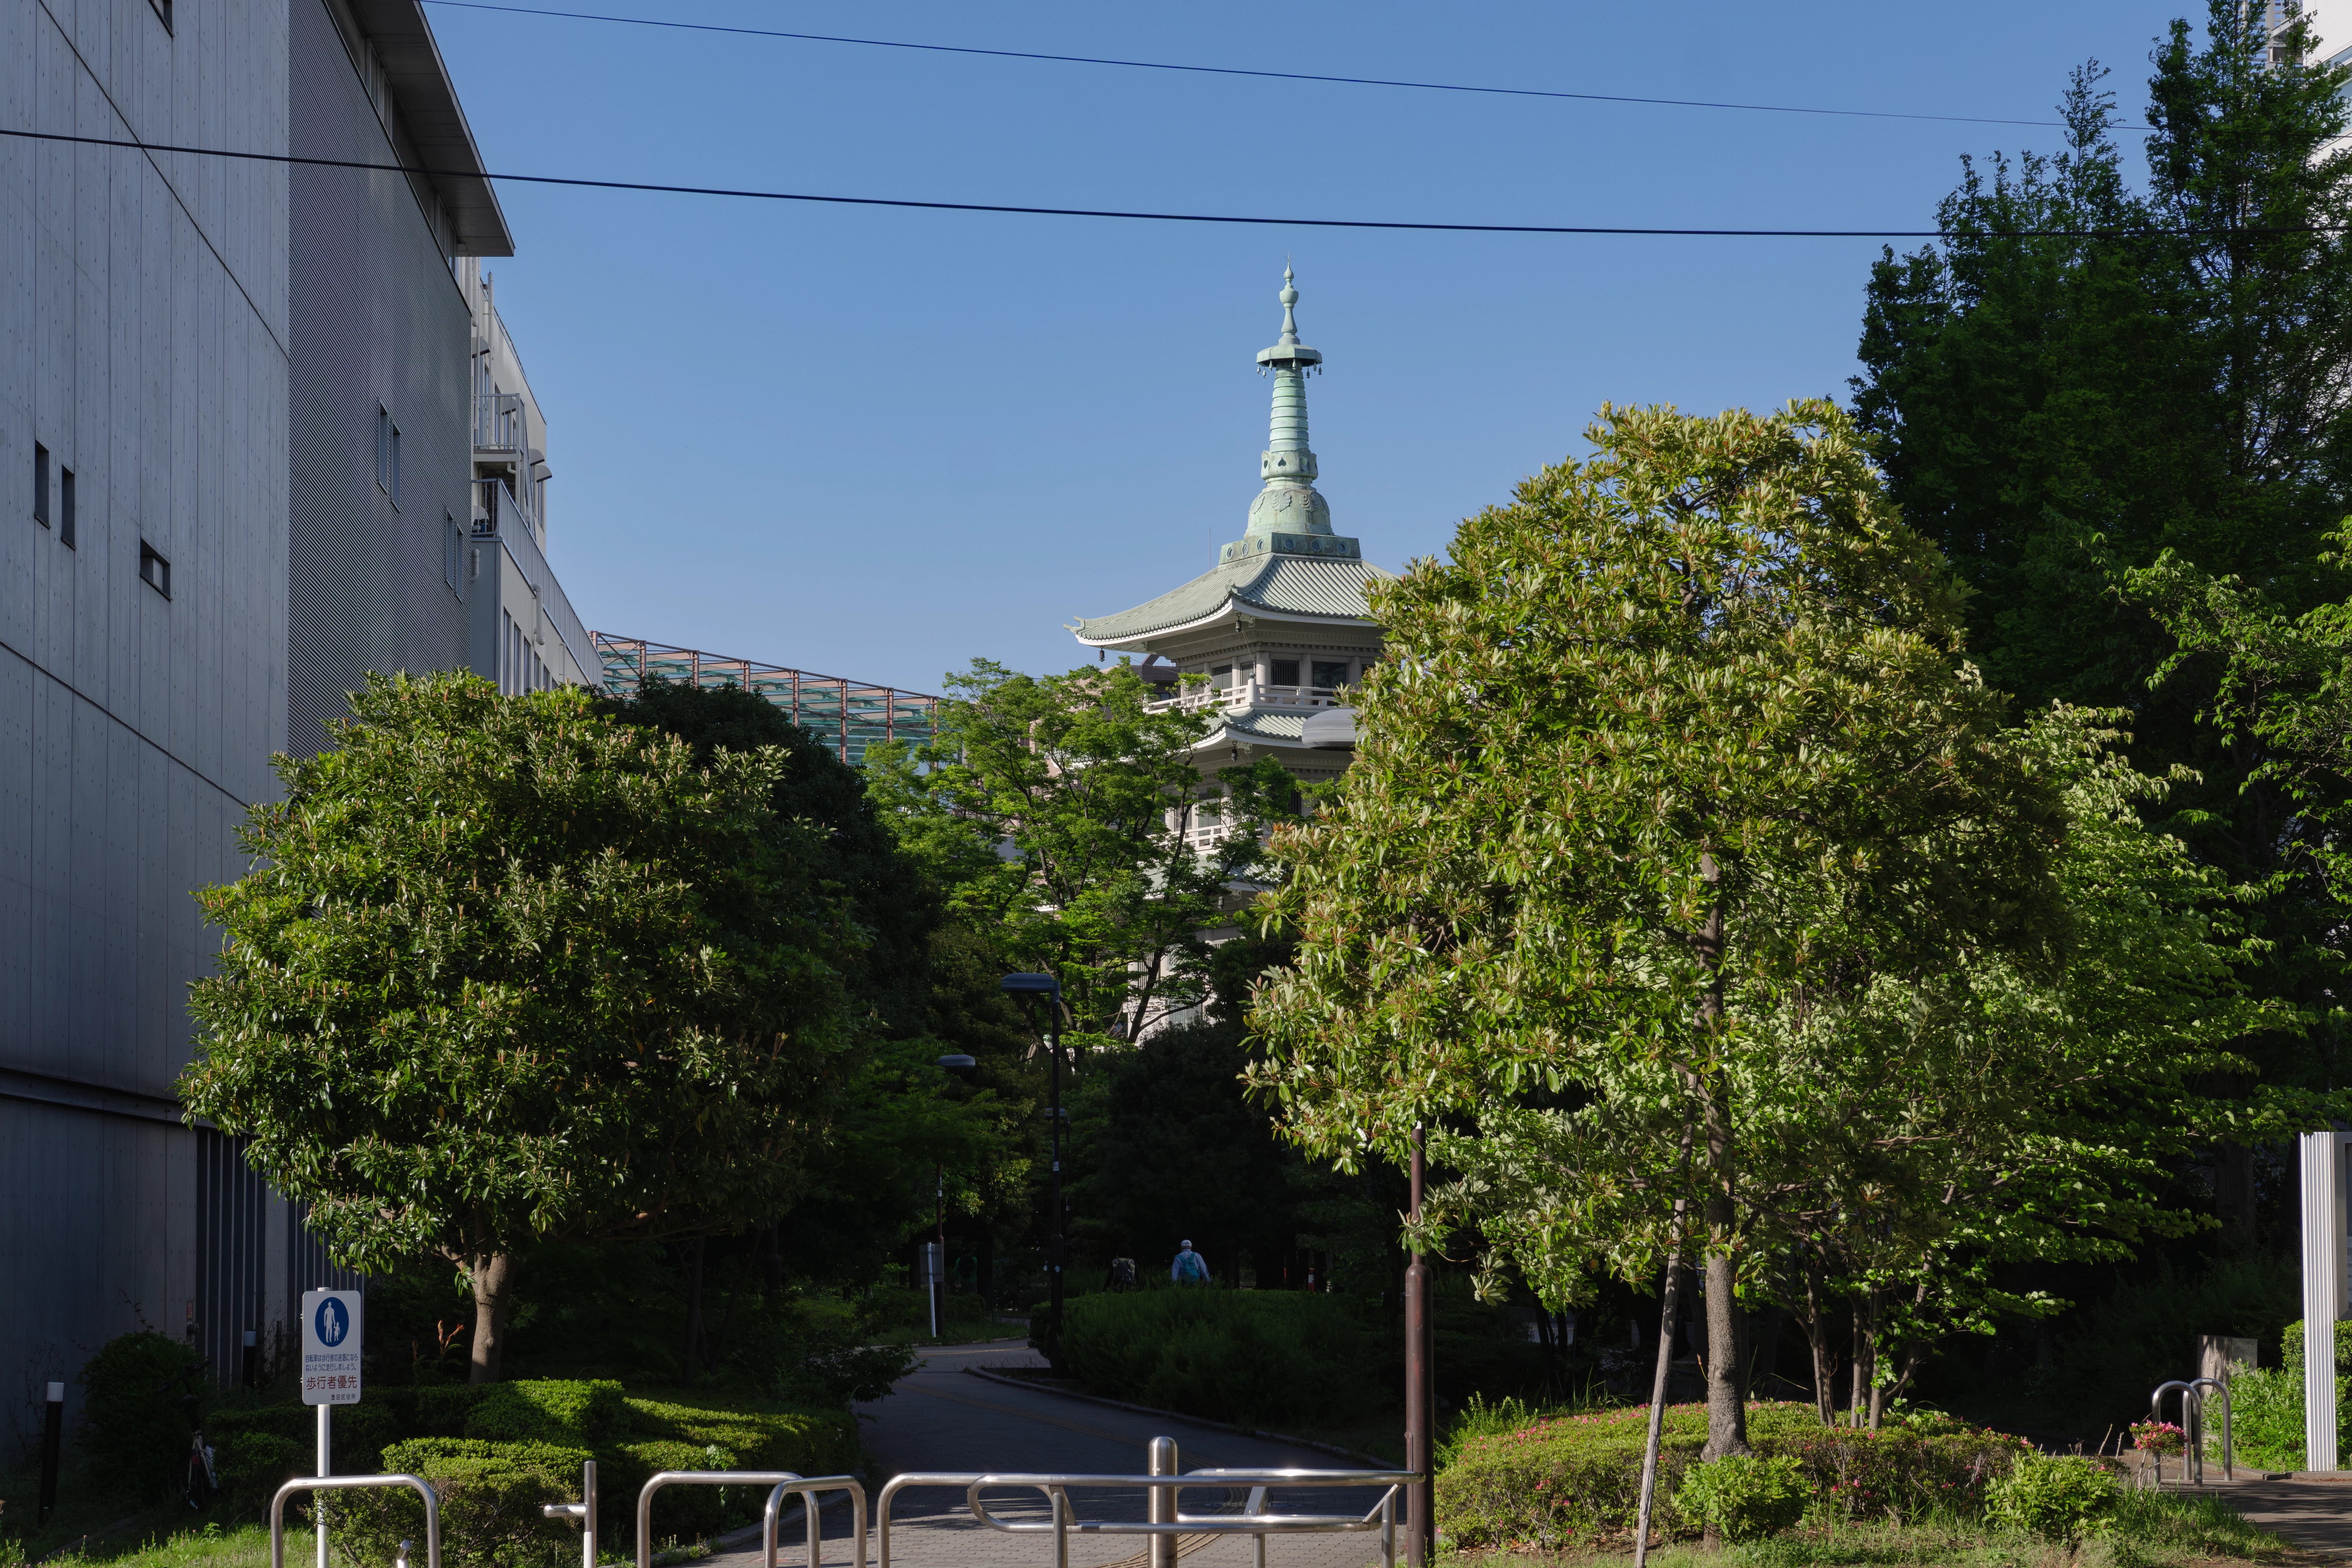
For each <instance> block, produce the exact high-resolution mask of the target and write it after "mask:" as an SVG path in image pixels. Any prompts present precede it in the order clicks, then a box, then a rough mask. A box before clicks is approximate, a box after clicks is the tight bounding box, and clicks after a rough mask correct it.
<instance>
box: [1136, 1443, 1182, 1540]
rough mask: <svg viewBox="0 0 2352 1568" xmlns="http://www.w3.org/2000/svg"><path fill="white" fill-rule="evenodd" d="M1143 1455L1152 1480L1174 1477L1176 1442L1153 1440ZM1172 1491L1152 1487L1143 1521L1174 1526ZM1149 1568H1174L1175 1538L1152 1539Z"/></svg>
mask: <svg viewBox="0 0 2352 1568" xmlns="http://www.w3.org/2000/svg"><path fill="white" fill-rule="evenodd" d="M1145 1452H1146V1453H1147V1454H1148V1455H1149V1456H1150V1458H1149V1460H1148V1462H1147V1463H1146V1464H1145V1466H1144V1469H1145V1471H1146V1473H1148V1474H1150V1475H1155V1476H1172V1475H1174V1474H1176V1439H1175V1438H1173V1437H1154V1438H1153V1439H1151V1443H1150V1447H1149V1448H1147V1449H1146V1450H1145ZM1176 1496H1177V1494H1176V1489H1175V1488H1174V1487H1153V1488H1152V1489H1151V1494H1150V1500H1149V1501H1148V1502H1147V1503H1146V1505H1145V1513H1144V1516H1143V1517H1144V1518H1145V1519H1146V1520H1147V1521H1150V1522H1151V1523H1153V1524H1173V1523H1175V1522H1176ZM1151 1568H1176V1538H1175V1537H1174V1536H1172V1535H1155V1536H1153V1537H1152V1538H1151Z"/></svg>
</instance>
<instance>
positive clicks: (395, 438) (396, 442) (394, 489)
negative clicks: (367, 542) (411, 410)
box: [384, 425, 400, 511]
mask: <svg viewBox="0 0 2352 1568" xmlns="http://www.w3.org/2000/svg"><path fill="white" fill-rule="evenodd" d="M384 488H385V489H386V490H388V491H389V492H390V493H391V496H392V510H394V511H398V510H400V426H397V425H395V426H393V427H392V483H391V484H389V485H387V486H385V487H384Z"/></svg>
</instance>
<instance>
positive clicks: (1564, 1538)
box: [1437, 1403, 2020, 1548]
mask: <svg viewBox="0 0 2352 1568" xmlns="http://www.w3.org/2000/svg"><path fill="white" fill-rule="evenodd" d="M1648 1423H1649V1409H1648V1406H1646V1405H1635V1406H1632V1407H1629V1408H1626V1409H1622V1410H1612V1411H1601V1412H1591V1413H1585V1414H1580V1415H1559V1416H1554V1417H1550V1418H1549V1419H1545V1420H1540V1421H1537V1422H1534V1423H1531V1424H1529V1425H1528V1426H1521V1427H1518V1428H1517V1429H1515V1430H1507V1431H1489V1432H1485V1433H1480V1434H1477V1435H1474V1436H1465V1437H1464V1438H1463V1439H1462V1441H1461V1442H1460V1445H1459V1447H1458V1449H1457V1451H1456V1454H1455V1457H1454V1460H1453V1462H1452V1463H1450V1464H1448V1465H1447V1466H1445V1467H1444V1468H1442V1469H1441V1470H1440V1471H1439V1472H1438V1476H1437V1523H1438V1528H1439V1529H1440V1530H1442V1531H1444V1533H1445V1536H1446V1538H1447V1539H1448V1540H1449V1541H1451V1542H1454V1544H1456V1545H1458V1546H1464V1547H1481V1546H1502V1545H1508V1544H1511V1543H1513V1542H1524V1543H1528V1544H1534V1545H1538V1546H1544V1547H1547V1548H1557V1547H1563V1546H1568V1545H1570V1544H1574V1543H1578V1542H1601V1541H1607V1540H1609V1539H1612V1538H1618V1537H1622V1536H1623V1535H1625V1534H1627V1533H1629V1532H1630V1531H1632V1529H1633V1521H1634V1515H1635V1512H1636V1510H1637V1508H1638V1505H1639V1500H1640V1491H1641V1479H1642V1447H1643V1437H1644V1435H1645V1429H1646V1427H1647V1426H1648ZM1748 1442H1749V1444H1750V1446H1751V1447H1754V1449H1755V1450H1756V1452H1757V1453H1758V1454H1759V1455H1760V1456H1762V1457H1764V1458H1787V1459H1790V1460H1791V1461H1793V1462H1794V1463H1795V1465H1796V1466H1797V1468H1798V1469H1799V1471H1800V1473H1801V1474H1802V1476H1803V1477H1804V1489H1805V1493H1806V1495H1808V1496H1810V1497H1817V1498H1820V1499H1822V1500H1824V1501H1826V1502H1828V1503H1831V1504H1832V1505H1834V1506H1835V1507H1836V1508H1837V1509H1838V1510H1840V1511H1841V1512H1843V1514H1845V1515H1846V1516H1847V1517H1849V1518H1853V1519H1893V1520H1897V1521H1902V1520H1916V1519H1918V1518H1921V1517H1924V1516H1926V1515H1927V1514H1930V1513H1933V1512H1937V1511H1947V1512H1954V1513H1974V1512H1976V1511H1977V1510H1979V1509H1980V1508H1981V1507H1982V1506H1983V1500H1984V1494H1985V1489H1986V1487H1987V1486H1988V1484H1989V1483H1990V1482H1991V1481H1992V1480H1993V1479H1995V1478H1997V1477H1999V1476H2001V1475H2004V1474H2006V1473H2007V1471H2008V1469H2009V1468H2010V1466H2011V1463H2012V1462H2013V1461H2014V1460H2015V1459H2016V1458H2017V1456H2018V1454H2019V1451H2020V1444H2019V1442H2018V1439H2016V1438H2014V1437H2011V1436H2004V1435H2003V1434H2000V1433H1998V1432H1988V1431H1983V1430H1981V1429H1979V1428H1975V1427H1970V1426H1964V1425H1962V1424H1960V1423H1958V1422H1954V1421H1949V1420H1937V1421H1924V1420H1923V1421H1921V1422H1918V1423H1916V1424H1915V1425H1913V1426H1908V1427H1906V1429H1905V1430H1902V1431H1886V1432H1862V1431H1855V1430H1853V1429H1852V1428H1849V1427H1837V1426H1822V1425H1821V1423H1820V1419H1819V1417H1818V1416H1816V1415H1814V1414H1813V1408H1812V1406H1811V1405H1799V1404H1763V1403H1759V1404H1755V1405H1749V1406H1748ZM1704 1447H1706V1408H1705V1407H1704V1406H1702V1405H1675V1406H1671V1407H1669V1408H1668V1409H1667V1410H1666V1412H1665V1415H1664V1427H1663V1432H1662V1436H1661V1440H1660V1445H1659V1454H1658V1495H1657V1505H1656V1509H1655V1511H1654V1516H1653V1518H1654V1527H1655V1528H1657V1529H1660V1530H1662V1531H1665V1532H1666V1533H1667V1534H1669V1535H1675V1534H1680V1535H1688V1534H1692V1533H1694V1532H1695V1531H1696V1528H1697V1521H1696V1520H1695V1519H1693V1518H1691V1517H1687V1516H1686V1515H1685V1511H1684V1510H1683V1509H1682V1508H1681V1506H1680V1505H1679V1503H1678V1502H1677V1500H1676V1497H1677V1492H1678V1490H1679V1488H1680V1486H1681V1483H1682V1479H1683V1475H1684V1472H1685V1470H1686V1469H1687V1468H1690V1467H1691V1466H1692V1465H1694V1464H1696V1462H1697V1459H1698V1456H1699V1452H1700V1450H1701V1449H1702V1448H1704Z"/></svg>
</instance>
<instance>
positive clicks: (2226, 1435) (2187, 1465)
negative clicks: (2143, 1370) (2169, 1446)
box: [2147, 1377, 2238, 1487]
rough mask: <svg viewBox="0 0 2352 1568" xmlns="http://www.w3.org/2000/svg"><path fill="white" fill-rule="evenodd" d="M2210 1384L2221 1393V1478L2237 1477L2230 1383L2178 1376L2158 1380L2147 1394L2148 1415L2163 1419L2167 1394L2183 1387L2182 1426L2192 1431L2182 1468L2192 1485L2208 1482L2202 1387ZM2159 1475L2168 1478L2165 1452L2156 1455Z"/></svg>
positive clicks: (2211, 1378) (2181, 1390)
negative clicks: (2231, 1424)
mask: <svg viewBox="0 0 2352 1568" xmlns="http://www.w3.org/2000/svg"><path fill="white" fill-rule="evenodd" d="M2208 1388H2210V1389H2211V1390H2212V1391H2213V1392H2214V1393H2216V1394H2220V1395H2221V1479H2224V1480H2231V1481H2234V1480H2236V1479H2238V1471H2237V1456H2236V1454H2235V1453H2234V1452H2233V1451H2232V1449H2231V1443H2230V1385H2229V1384H2226V1383H2223V1382H2222V1381H2221V1379H2219V1378H2214V1377H2191V1378H2174V1379H2173V1380H2172V1381H2171V1382H2169V1383H2159V1384H2157V1385H2156V1392H2154V1393H2153V1394H2149V1395H2148V1396H2147V1418H2148V1419H2149V1420H2151V1421H2161V1420H2163V1419H2164V1396H2165V1395H2166V1394H2170V1393H2172V1392H2173V1391H2175V1390H2176V1389H2177V1390H2179V1394H2180V1428H2181V1430H2182V1431H2183V1432H2186V1433H2187V1434H2188V1435H2189V1440H2188V1443H2187V1444H2186V1447H2187V1448H2188V1453H2187V1454H2186V1455H2185V1456H2184V1457H2183V1459H2182V1464H2181V1470H2182V1473H2183V1475H2184V1476H2185V1477H2186V1478H2187V1479H2189V1482H2190V1484H2191V1485H2194V1486H2200V1487H2201V1486H2203V1485H2204V1484H2205V1395H2204V1394H2203V1392H2202V1391H2203V1390H2205V1389H2208ZM2156 1479H2157V1480H2158V1483H2159V1484H2160V1483H2161V1482H2162V1481H2163V1479H2164V1457H2163V1456H2162V1455H2161V1454H2159V1455H2158V1456H2156Z"/></svg>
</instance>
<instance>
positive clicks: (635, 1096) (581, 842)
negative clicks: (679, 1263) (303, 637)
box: [181, 675, 862, 1382]
mask: <svg viewBox="0 0 2352 1568" xmlns="http://www.w3.org/2000/svg"><path fill="white" fill-rule="evenodd" d="M334 738H335V742H336V744H335V746H334V748H333V749H331V750H330V751H326V752H320V754H319V755H317V756H315V757H311V758H309V759H305V760H301V761H296V760H293V759H290V758H280V759H278V776H279V778H280V779H281V781H282V782H283V784H284V785H285V790H286V796H285V798H284V799H283V800H282V801H280V802H278V804H276V805H260V806H256V807H254V808H253V809H252V810H251V811H250V812H249V813H248V814H247V822H246V825H245V826H244V828H243V830H242V842H243V844H244V847H245V848H246V850H247V853H248V854H249V855H251V856H252V857H253V858H254V859H255V861H256V862H257V864H256V866H255V868H254V869H253V870H252V871H251V872H250V873H249V874H248V875H247V876H246V877H244V878H243V879H240V880H238V881H236V882H235V883H232V884H230V885H228V886H226V887H220V888H213V889H206V890H205V891H203V892H201V893H199V894H198V895H197V897H198V899H199V900H200V901H201V902H202V903H203V905H204V908H205V914H206V916H207V918H208V919H209V920H211V921H213V922H214V923H215V924H216V925H218V926H220V927H221V928H222V929H223V932H224V935H225V938H226V944H225V947H224V950H223V952H222V954H221V960H220V966H219V972H218V973H216V974H215V975H214V976H212V977H211V978H208V979H205V980H202V981H199V982H197V983H196V984H195V985H194V988H193V994H192V998H191V1011H192V1012H193V1013H194V1016H195V1019H196V1023H197V1027H198V1046H199V1054H198V1055H197V1057H196V1059H195V1060H194V1062H193V1063H192V1064H191V1065H190V1066H189V1068H188V1069H187V1071H186V1072H185V1074H184V1076H183V1078H182V1080H181V1093H182V1096H183V1098H184V1100H185V1102H186V1104H187V1107H188V1110H189V1114H190V1115H191V1116H204V1117H208V1118H210V1119H211V1120H212V1121H214V1122H215V1124H216V1125H218V1126H219V1127H220V1128H221V1129H222V1130H223V1131H228V1132H232V1133H238V1134H244V1135H247V1136H248V1137H249V1138H250V1139H251V1140H252V1142H251V1145H250V1150H249V1152H248V1156H247V1157H248V1158H249V1159H250V1160H251V1161H252V1163H253V1164H254V1166H255V1168H256V1169H257V1170H258V1171H260V1172H261V1173H263V1174H264V1175H266V1176H267V1177H268V1179H269V1181H270V1183H271V1184H272V1185H274V1186H275V1187H277V1189H278V1191H280V1192H282V1193H284V1194H287V1195H288V1196H289V1197H291V1198H294V1199H297V1200H299V1201H302V1202H305V1203H308V1204H309V1205H310V1228H311V1229H312V1230H313V1231H314V1232H315V1233H316V1234H317V1235H318V1236H319V1237H320V1238H321V1239H322V1240H323V1241H325V1243H326V1244H327V1246H328V1247H329V1248H330V1250H331V1252H332V1254H333V1255H334V1256H335V1257H336V1258H338V1259H340V1260H341V1261H342V1262H343V1263H345V1264H347V1265H350V1266H353V1267H359V1268H385V1267H389V1266H391V1265H393V1264H394V1263H396V1262H398V1261H399V1260H402V1259H404V1258H413V1257H416V1256H418V1255H436V1256H439V1257H442V1258H447V1259H449V1260H451V1261H452V1262H454V1263H456V1264H457V1265H458V1266H459V1267H460V1268H464V1269H465V1270H467V1273H468V1275H469V1277H470V1278H471V1279H472V1282H473V1292H474V1300H475V1311H476V1327H475V1332H474V1338H473V1347H472V1353H473V1377H474V1380H475V1381H477V1382H483V1381H489V1380H492V1379H495V1378H496V1377H497V1376H498V1373H499V1353H500V1349H501V1345H502V1343H503V1340H504V1334H505V1329H506V1323H507V1319H508V1312H509V1307H510V1304H511V1301H512V1298H513V1287H514V1279H515V1272H516V1268H515V1258H516V1255H517V1253H518V1250H519V1249H520V1248H522V1247H526V1246H527V1245H528V1244H530V1243H531V1242H534V1241H538V1240H542V1239H570V1240H599V1239H605V1238H615V1237H637V1238H646V1239H657V1238H660V1237H683V1236H696V1235H702V1234H708V1233H710V1232H713V1231H723V1230H730V1229H733V1228H736V1227H737V1226H741V1225H744V1224H746V1223H750V1222H752V1221H756V1220H758V1219H761V1218H764V1217H765V1216H767V1215H772V1214H773V1213H774V1212H776V1210H777V1209H779V1208H781V1207H782V1205H783V1203H784V1201H785V1199H786V1198H787V1196H788V1195H789V1194H790V1193H791V1191H792V1190H793V1186H794V1185H795V1184H796V1183H797V1181H798V1179H799V1177H798V1173H799V1169H800V1165H801V1163H802V1160H803V1156H804V1154H805V1152H806V1150H807V1147H808V1144H809V1142H810V1140H811V1137H812V1135H813V1134H814V1131H816V1129H817V1128H818V1127H819V1126H820V1125H821V1123H822V1121H823V1118H824V1114H825V1112H826V1110H827V1106H828V1100H829V1098H830V1093H831V1085H832V1083H833V1080H834V1079H835V1078H836V1077H837V1074H838V1065H839V1063H840V1060H841V1058H843V1056H844V1055H845V1053H846V1052H847V1051H848V1050H849V1049H850V1048H851V1047H852V1046H853V1043H854V1039H855V1034H854V1031H853V1028H852V1025H851V1021H850V1018H849V1007H848V1003H847V997H846V994H845V987H844V984H843V981H842V969H843V967H844V966H845V964H846V963H850V962H852V961H853V959H854V955H855V954H856V952H857V950H858V948H859V947H860V945H861V942H862V937H861V933H860V932H859V931H858V930H857V929H856V926H855V924H854V923H853V922H852V921H851V920H850V919H849V916H848V912H847V910H845V907H844V901H843V900H841V898H840V897H839V896H838V895H837V894H835V893H834V892H832V891H831V890H829V889H826V888H824V887H823V886H822V885H820V884H819V883H818V881H817V880H816V879H814V877H813V876H812V874H811V870H810V868H811V866H812V864H813V862H814V859H815V856H814V851H813V847H812V846H811V845H810V844H809V843H808V840H807V834H806V831H805V830H804V829H803V828H801V827H800V826H796V825H794V824H793V823H791V822H788V821H785V820H782V819H780V818H779V817H778V816H776V814H775V812H774V810H773V809H772V805H771V802H772V798H773V796H774V794H775V792H776V790H777V788H778V787H779V783H780V780H781V778H782V775H783V773H784V772H785V770H786V768H787V766H788V765H789V764H788V761H787V759H786V757H785V756H784V755H783V754H782V753H780V752H775V751H772V750H769V751H759V752H719V753H717V754H714V755H713V756H712V757H711V758H710V760H709V764H708V765H707V766H703V767H698V766H696V765H695V763H694V758H693V753H692V752H691V751H690V750H689V749H688V747H687V746H685V745H684V744H682V743H680V742H677V741H674V740H668V739H665V738H662V737H659V736H656V735H655V734H652V733H650V732H648V731H645V730H641V729H636V728H633V727H631V726H628V725H625V724H620V723H616V722H614V721H612V720H610V719H607V718H604V717H601V716H599V715H597V714H595V713H593V711H591V702H590V700H589V698H588V697H587V696H586V694H584V693H583V692H581V691H578V690H576V689H559V690H552V691H543V692H536V693H532V694H530V695H527V696H521V697H511V698H509V697H501V696H500V695H499V693H498V691H497V689H495V688H494V687H492V686H491V685H490V684H489V683H488V682H487V681H484V680H481V679H478V678H474V677H471V676H462V675H453V676H436V677H432V678H429V679H407V678H397V679H390V680H387V679H382V678H380V677H371V678H370V679H369V683H368V689H366V690H365V691H364V692H361V693H359V694H357V695H356V696H355V697H354V699H353V701H352V718H351V719H350V720H348V721H344V722H343V723H341V725H339V726H338V727H337V729H336V731H335V737H334Z"/></svg>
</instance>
